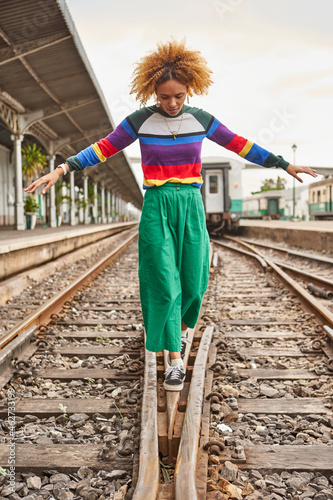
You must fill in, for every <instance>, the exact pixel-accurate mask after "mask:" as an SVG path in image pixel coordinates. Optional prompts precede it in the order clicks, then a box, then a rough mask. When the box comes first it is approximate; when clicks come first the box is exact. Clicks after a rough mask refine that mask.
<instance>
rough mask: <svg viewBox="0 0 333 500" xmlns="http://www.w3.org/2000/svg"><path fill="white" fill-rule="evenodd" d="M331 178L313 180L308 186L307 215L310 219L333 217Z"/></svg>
mask: <svg viewBox="0 0 333 500" xmlns="http://www.w3.org/2000/svg"><path fill="white" fill-rule="evenodd" d="M332 197H333V178H332V177H329V178H328V179H324V180H322V181H318V182H313V183H312V184H310V186H309V215H310V217H311V219H314V220H322V219H333V199H332Z"/></svg>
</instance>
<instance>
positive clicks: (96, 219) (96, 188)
mask: <svg viewBox="0 0 333 500" xmlns="http://www.w3.org/2000/svg"><path fill="white" fill-rule="evenodd" d="M97 195H98V185H97V182H95V183H94V222H95V224H97V222H98V199H97Z"/></svg>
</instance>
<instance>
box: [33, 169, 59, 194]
mask: <svg viewBox="0 0 333 500" xmlns="http://www.w3.org/2000/svg"><path fill="white" fill-rule="evenodd" d="M62 175H63V172H62V169H61V168H56V169H55V170H53V172H50V173H49V174H46V175H43V177H40V178H39V179H37V181H34V182H32V183H31V184H30V186H28V187H27V188H25V190H24V191H26V192H27V193H34V192H35V191H36V189H37V188H39V186H42V185H43V184H46V186H45V187H44V189H43V191H42V193H43V194H45V193H46V192H47V191H48V190H49V189H50V187H51V186H53V185H54V184H55V183H56V182H57V180H58V179H59V177H61V176H62Z"/></svg>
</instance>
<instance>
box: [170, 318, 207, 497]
mask: <svg viewBox="0 0 333 500" xmlns="http://www.w3.org/2000/svg"><path fill="white" fill-rule="evenodd" d="M212 335H213V327H212V326H208V327H207V328H206V329H205V331H204V333H203V335H202V338H201V341H200V346H199V350H198V354H197V357H196V360H195V364H194V370H193V375H192V380H191V387H190V391H189V395H188V400H187V407H186V413H185V420H184V425H183V432H182V437H181V440H180V445H179V450H178V456H177V464H176V467H175V492H176V500H197V499H198V495H197V488H196V480H195V474H196V466H197V455H198V449H199V437H200V427H201V413H202V404H203V392H204V385H205V371H206V364H207V356H208V350H209V346H210V343H211V341H212Z"/></svg>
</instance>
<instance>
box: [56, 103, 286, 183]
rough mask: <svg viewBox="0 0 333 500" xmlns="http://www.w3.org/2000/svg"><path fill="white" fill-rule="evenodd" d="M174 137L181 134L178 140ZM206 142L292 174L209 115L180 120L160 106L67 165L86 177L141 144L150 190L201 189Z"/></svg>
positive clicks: (183, 114)
mask: <svg viewBox="0 0 333 500" xmlns="http://www.w3.org/2000/svg"><path fill="white" fill-rule="evenodd" d="M172 132H177V135H176V137H174V136H173V134H172ZM205 137H207V139H209V140H211V141H214V142H216V143H217V144H219V145H220V146H223V147H225V148H226V149H229V150H230V151H233V152H234V153H237V154H238V155H239V156H241V157H242V158H244V159H245V160H247V161H249V162H253V163H256V164H258V165H261V166H263V167H267V168H270V167H281V168H283V169H284V170H286V168H287V167H288V165H289V163H288V162H287V161H285V160H284V159H283V158H282V157H281V156H275V155H273V154H272V153H270V152H269V151H266V150H265V149H263V148H261V147H260V146H258V145H257V144H255V143H253V142H251V141H249V140H247V139H244V138H243V137H241V136H239V135H237V134H235V133H234V132H231V130H229V129H228V128H227V127H226V126H225V125H223V124H222V123H221V122H219V121H218V120H217V119H216V118H214V116H212V115H211V114H209V113H207V112H206V111H203V110H202V109H198V108H193V107H190V106H186V105H183V110H182V111H180V112H179V114H178V115H177V116H174V117H171V116H169V115H168V114H167V113H165V112H164V111H163V110H162V109H161V108H158V107H157V106H150V107H145V108H142V109H140V110H138V111H135V112H134V113H132V114H131V115H129V116H128V117H127V118H125V119H124V120H123V121H122V122H121V123H120V124H119V125H118V126H117V127H116V129H115V130H114V131H113V132H111V133H110V134H109V135H108V136H107V137H104V138H103V139H100V140H99V141H98V142H96V143H95V144H92V145H91V146H89V147H88V148H86V149H84V150H82V151H80V153H78V154H77V155H76V156H71V157H70V158H68V159H67V160H66V162H67V163H68V165H69V167H70V170H71V171H74V170H76V171H81V170H83V169H85V168H86V167H88V166H93V165H96V164H97V163H100V162H103V161H105V160H106V159H107V158H109V157H110V156H113V155H114V154H116V153H118V152H119V151H121V150H122V149H124V148H126V147H127V146H129V145H130V144H132V142H134V141H135V140H136V139H139V141H140V147H141V159H142V170H143V175H144V180H143V187H144V189H147V188H150V187H153V186H161V185H162V184H164V183H166V182H176V183H184V184H192V185H194V186H196V187H200V186H201V184H202V177H201V144H202V141H203V139H204V138H205Z"/></svg>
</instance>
